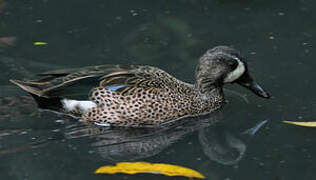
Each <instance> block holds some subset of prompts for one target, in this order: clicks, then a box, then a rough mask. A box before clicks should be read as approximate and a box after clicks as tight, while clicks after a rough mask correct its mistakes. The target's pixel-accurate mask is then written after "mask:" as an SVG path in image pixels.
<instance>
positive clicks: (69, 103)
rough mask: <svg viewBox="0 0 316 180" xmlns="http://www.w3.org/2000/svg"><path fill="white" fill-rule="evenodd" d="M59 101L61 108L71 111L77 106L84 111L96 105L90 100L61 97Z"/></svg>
mask: <svg viewBox="0 0 316 180" xmlns="http://www.w3.org/2000/svg"><path fill="white" fill-rule="evenodd" d="M61 103H62V104H63V108H64V109H66V110H67V111H72V110H75V109H76V108H78V109H80V111H82V112H84V111H86V110H87V109H90V108H93V107H96V106H97V104H96V103H94V102H92V101H77V100H71V99H62V100H61Z"/></svg>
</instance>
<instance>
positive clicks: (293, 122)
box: [283, 121, 316, 127]
mask: <svg viewBox="0 0 316 180" xmlns="http://www.w3.org/2000/svg"><path fill="white" fill-rule="evenodd" d="M283 122H284V123H287V124H294V125H298V126H306V127H316V122H313V121H311V122H296V121H283Z"/></svg>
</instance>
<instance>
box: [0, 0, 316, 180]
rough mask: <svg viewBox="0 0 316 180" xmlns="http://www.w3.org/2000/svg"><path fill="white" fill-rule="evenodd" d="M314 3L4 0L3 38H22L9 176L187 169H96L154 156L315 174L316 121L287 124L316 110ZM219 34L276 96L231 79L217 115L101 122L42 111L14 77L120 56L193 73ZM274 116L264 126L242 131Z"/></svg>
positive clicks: (230, 168)
mask: <svg viewBox="0 0 316 180" xmlns="http://www.w3.org/2000/svg"><path fill="white" fill-rule="evenodd" d="M315 8H316V2H315V1H312V0H280V1H272V0H253V1H250V0H239V1H233V0H213V1H206V0H175V1H172V2H171V1H163V0H161V1H145V0H136V1H133V2H131V1H127V0H125V1H124V0H108V1H98V0H96V1H89V2H88V1H82V0H76V1H75V0H68V1H62V0H55V1H50V0H41V1H40V0H39V1H13V0H12V1H11V0H7V1H6V0H2V1H1V0H0V37H14V38H16V40H15V41H14V39H13V41H12V42H11V43H9V44H6V45H3V43H2V45H0V71H1V72H2V73H1V77H0V85H1V90H0V162H1V163H0V174H1V178H2V179H8V180H18V179H19V180H20V179H32V180H41V179H44V178H45V179H48V180H49V179H76V180H80V179H91V180H92V179H148V178H152V179H183V178H181V177H178V178H177V177H176V178H175V177H164V176H160V175H149V174H140V175H123V174H120V175H101V176H100V175H94V174H93V173H92V172H93V171H94V170H95V169H96V168H98V167H99V166H101V165H108V164H113V163H115V162H117V161H146V162H162V163H171V164H177V165H182V166H186V167H191V168H194V169H196V170H198V171H200V172H201V173H203V174H204V175H205V176H206V177H207V179H211V180H217V179H222V180H234V179H237V180H238V179H245V180H246V179H249V180H250V179H258V180H261V179H262V180H266V179H272V180H291V179H293V180H296V179H315V178H316V173H315V170H314V169H315V167H314V164H315V163H314V162H315V161H316V154H315V151H316V145H315V141H316V140H315V137H316V130H315V129H313V128H299V127H294V126H290V125H286V124H283V123H281V121H282V120H297V121H312V120H315V116H316V111H315V109H316V100H315V95H314V92H315V91H316V87H315V86H314V84H313V82H314V79H315V78H314V77H315V70H314V67H316V61H315V58H316V54H315V51H314V45H315V43H316V40H315V32H316V25H315V19H316V13H315ZM11 40H12V39H11ZM37 41H42V42H47V43H48V44H47V45H45V46H34V45H33V42H37ZM216 45H230V46H233V47H235V48H236V49H238V50H240V51H241V53H242V55H243V56H245V58H246V59H247V61H248V63H249V67H250V71H251V73H252V74H253V75H254V76H255V78H256V79H257V81H258V82H260V84H262V85H263V86H264V87H265V89H267V90H268V91H269V92H270V93H271V94H272V96H273V97H272V98H271V99H270V100H265V99H261V98H259V97H256V96H255V95H253V94H251V93H250V92H248V91H247V90H245V89H243V88H241V87H238V86H237V85H229V86H226V88H227V89H229V90H233V91H234V92H231V91H229V92H227V93H226V98H227V99H228V101H229V103H228V104H227V105H226V106H225V107H224V108H223V109H222V110H220V111H219V112H217V113H215V114H211V115H209V116H206V117H201V118H198V119H186V120H184V122H181V124H178V125H177V126H175V127H162V128H159V129H137V130H135V129H134V130H131V129H122V128H115V129H100V128H97V127H87V126H84V125H82V124H80V123H78V122H74V121H73V120H71V119H69V118H67V117H62V116H58V115H56V114H53V113H50V112H43V111H39V110H38V109H37V108H36V105H35V104H34V102H33V101H32V99H31V98H30V97H28V96H27V94H26V93H24V92H23V91H21V90H19V89H18V88H16V87H14V86H13V85H12V84H10V83H9V81H8V80H9V79H11V78H14V79H23V78H32V77H34V76H35V74H36V73H39V72H42V71H45V70H52V69H57V68H69V67H80V66H86V65H97V64H115V63H119V64H150V65H154V66H158V67H160V68H162V69H164V70H166V71H167V72H170V73H172V74H173V75H175V76H176V77H178V78H179V79H182V80H184V81H188V82H193V81H194V79H193V73H194V67H195V65H196V63H197V59H198V58H199V56H200V55H201V54H203V53H204V52H205V51H206V50H207V49H208V48H211V47H214V46H216ZM236 92H238V93H239V94H236ZM245 98H246V99H245ZM264 120H267V123H266V124H264V125H263V126H262V127H261V128H260V129H259V130H258V131H257V132H256V133H255V134H254V135H249V134H245V133H243V132H245V130H247V129H249V128H251V127H254V126H255V125H256V124H258V123H260V122H262V121H264Z"/></svg>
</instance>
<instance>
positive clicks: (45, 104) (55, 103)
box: [10, 79, 63, 111]
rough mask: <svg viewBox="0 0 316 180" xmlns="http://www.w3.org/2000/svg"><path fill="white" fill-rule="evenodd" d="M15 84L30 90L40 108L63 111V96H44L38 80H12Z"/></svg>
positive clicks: (27, 90)
mask: <svg viewBox="0 0 316 180" xmlns="http://www.w3.org/2000/svg"><path fill="white" fill-rule="evenodd" d="M10 82H12V83H13V84H15V85H17V86H19V87H20V88H22V89H23V90H25V91H26V92H28V93H29V94H30V95H31V96H32V97H33V98H34V100H35V101H36V103H37V105H38V107H39V108H42V109H50V110H54V111H61V110H62V109H63V104H62V101H61V100H62V98H61V97H48V96H43V92H42V90H41V89H42V88H41V85H42V84H40V83H38V82H24V81H20V80H12V79H11V80H10Z"/></svg>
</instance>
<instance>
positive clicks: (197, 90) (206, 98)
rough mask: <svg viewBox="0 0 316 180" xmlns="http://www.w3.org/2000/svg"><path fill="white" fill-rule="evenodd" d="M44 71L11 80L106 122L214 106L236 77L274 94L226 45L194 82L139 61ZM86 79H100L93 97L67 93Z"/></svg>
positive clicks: (164, 117)
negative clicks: (37, 77) (34, 78)
mask: <svg viewBox="0 0 316 180" xmlns="http://www.w3.org/2000/svg"><path fill="white" fill-rule="evenodd" d="M42 75H43V76H44V78H43V79H41V80H38V81H28V82H23V81H12V82H13V83H15V84H16V85H18V86H20V87H21V88H22V89H24V90H26V91H27V92H29V93H31V94H32V95H33V97H34V98H35V99H36V101H37V103H38V104H39V106H40V107H42V108H48V109H54V110H59V111H63V112H66V113H70V114H74V115H82V117H83V119H84V120H87V121H92V122H95V123H97V124H98V125H106V126H107V125H116V126H135V127H137V126H148V125H149V126H151V125H158V124H162V123H164V122H169V121H172V120H175V119H178V118H181V117H185V116H196V115H201V114H205V113H207V112H210V111H214V110H216V109H218V108H220V107H221V106H222V105H223V104H224V94H223V89H222V87H223V84H224V83H235V82H236V83H238V84H240V85H242V86H244V87H246V88H249V89H250V90H252V91H253V92H254V93H255V94H257V95H259V96H261V97H265V98H268V97H269V95H268V94H267V93H266V92H265V91H264V90H263V89H262V88H261V87H260V86H259V85H258V84H257V83H256V82H255V81H254V80H253V79H252V78H251V77H250V75H249V74H248V71H247V65H246V62H244V61H243V59H242V58H241V57H240V54H239V52H238V51H236V50H235V49H232V48H229V47H226V46H218V47H215V48H213V49H210V50H208V51H207V52H206V53H205V54H204V55H203V56H202V57H201V58H200V61H199V64H198V66H197V68H196V75H195V77H196V82H195V84H194V85H193V84H188V83H185V82H182V81H180V80H178V79H176V78H175V77H173V76H171V75H169V74H168V73H166V72H165V71H163V70H161V69H159V68H156V67H151V66H136V65H126V66H123V65H101V66H94V67H87V68H80V69H70V70H57V71H53V72H47V73H43V74H42ZM87 79H89V80H91V79H96V80H94V81H93V80H92V81H93V82H94V84H95V83H96V82H98V81H99V86H98V87H96V88H93V89H92V90H91V92H90V101H78V100H70V99H68V98H75V97H76V94H75V93H76V92H74V91H72V90H77V91H79V90H82V89H75V87H77V88H78V86H76V85H79V86H81V85H82V84H81V83H82V82H83V80H87ZM86 83H87V82H86ZM90 83H91V82H90ZM84 85H85V84H84ZM84 85H83V86H84Z"/></svg>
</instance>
